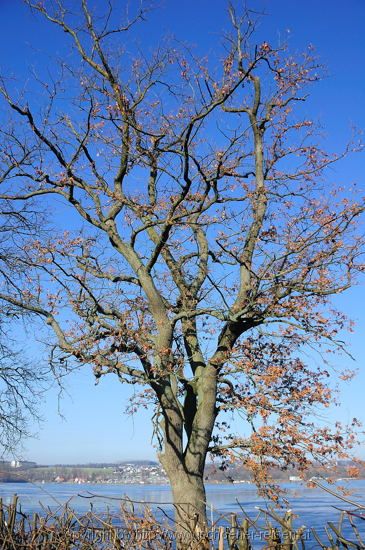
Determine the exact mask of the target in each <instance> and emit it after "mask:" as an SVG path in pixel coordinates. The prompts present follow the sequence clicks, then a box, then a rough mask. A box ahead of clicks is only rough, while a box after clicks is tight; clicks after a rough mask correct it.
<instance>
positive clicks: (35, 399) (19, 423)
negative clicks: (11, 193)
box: [0, 201, 47, 456]
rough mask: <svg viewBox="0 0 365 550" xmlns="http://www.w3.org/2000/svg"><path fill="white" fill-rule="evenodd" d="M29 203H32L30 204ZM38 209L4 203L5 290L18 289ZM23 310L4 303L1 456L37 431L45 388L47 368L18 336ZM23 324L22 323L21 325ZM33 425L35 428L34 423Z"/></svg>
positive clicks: (0, 317)
mask: <svg viewBox="0 0 365 550" xmlns="http://www.w3.org/2000/svg"><path fill="white" fill-rule="evenodd" d="M26 206H28V205H26ZM35 214H36V213H35V211H33V210H32V209H31V208H29V207H28V208H27V207H25V208H14V207H13V206H12V205H11V204H9V202H7V201H2V202H1V204H0V223H1V226H0V282H1V287H2V290H5V289H11V290H12V291H14V290H15V289H16V288H17V286H16V281H17V279H18V278H19V275H20V273H22V274H24V269H25V266H24V264H23V262H22V260H21V257H22V247H23V246H24V243H25V241H26V239H27V238H29V235H30V234H32V235H34V231H35V229H36V216H35ZM22 316H23V310H22V309H20V308H17V307H14V306H13V305H11V304H9V303H4V302H2V303H1V304H0V452H1V456H4V455H7V456H9V455H14V454H15V453H16V454H17V453H19V451H20V445H21V443H22V441H23V440H24V439H25V438H27V437H29V436H30V435H34V429H35V423H36V422H38V421H39V420H40V417H39V414H38V407H37V405H38V404H39V398H40V395H41V393H42V391H43V390H44V389H45V382H46V378H47V375H46V368H45V366H44V367H42V365H41V364H40V363H39V362H38V364H35V363H34V362H31V361H30V360H27V359H26V357H27V353H26V351H24V350H23V349H22V348H21V345H20V343H19V338H18V339H16V338H15V336H14V332H15V330H14V329H15V327H14V321H15V320H16V319H19V318H21V317H22ZM18 328H19V327H18ZM31 425H32V428H31V427H30V426H31Z"/></svg>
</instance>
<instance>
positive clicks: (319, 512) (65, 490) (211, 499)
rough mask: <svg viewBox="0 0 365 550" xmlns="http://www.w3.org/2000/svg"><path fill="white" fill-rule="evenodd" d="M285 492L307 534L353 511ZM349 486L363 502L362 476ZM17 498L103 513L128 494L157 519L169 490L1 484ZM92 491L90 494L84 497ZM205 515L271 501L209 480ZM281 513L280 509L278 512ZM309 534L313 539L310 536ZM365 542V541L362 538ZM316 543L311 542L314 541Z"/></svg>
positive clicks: (253, 511) (315, 492)
mask: <svg viewBox="0 0 365 550" xmlns="http://www.w3.org/2000/svg"><path fill="white" fill-rule="evenodd" d="M283 485H284V487H285V488H286V489H287V491H288V495H287V498H288V500H289V501H290V507H291V510H292V511H293V513H294V514H295V515H297V516H298V518H297V519H295V525H297V526H300V525H305V526H306V528H307V529H306V532H307V531H308V533H309V529H310V528H311V527H314V528H315V529H316V530H317V532H318V534H319V535H321V536H324V526H325V524H326V522H327V521H332V522H334V523H335V524H336V522H338V520H339V517H340V514H341V512H340V511H339V510H337V509H336V508H335V507H337V508H340V509H342V510H345V509H346V510H354V509H355V508H354V506H352V505H351V504H348V503H346V502H343V501H341V500H339V499H337V498H335V497H334V496H332V495H330V494H329V493H327V492H325V491H324V490H322V489H319V488H315V489H309V488H307V487H306V486H305V485H302V484H300V483H290V484H289V483H287V484H283ZM347 486H348V488H349V489H351V490H352V491H353V493H352V494H351V496H350V497H349V498H351V500H355V501H357V502H358V503H360V504H365V480H356V481H351V482H349V483H348V485H347ZM15 493H16V494H17V495H18V496H19V500H20V502H21V506H22V510H23V511H24V512H28V513H32V512H39V513H42V510H43V509H44V508H43V507H49V508H51V509H52V510H56V509H57V508H58V507H59V506H61V505H64V504H65V503H66V502H69V503H70V506H71V507H72V508H73V509H74V510H75V511H76V512H78V513H79V514H82V513H85V512H87V511H88V510H89V509H90V503H91V502H92V505H93V509H94V511H96V512H103V511H105V510H106V508H107V507H109V508H110V510H111V511H112V512H113V511H115V512H117V510H118V508H119V503H120V500H118V499H121V498H125V497H128V498H130V499H131V500H133V501H139V502H145V503H149V505H150V507H151V508H152V509H153V510H154V512H155V514H156V517H158V518H160V519H161V518H162V517H163V514H162V512H161V511H160V510H161V509H163V510H164V511H165V512H166V513H167V514H169V515H171V512H172V511H173V507H172V505H171V492H170V489H169V487H168V486H164V485H105V484H103V485H101V484H83V485H75V484H68V483H45V484H33V483H1V484H0V496H1V497H2V498H3V501H4V502H5V503H6V504H8V503H10V502H11V499H12V497H13V495H14V494H15ZM90 494H92V495H93V498H91V499H90V498H87V497H89V496H90ZM207 500H208V515H209V516H210V517H213V519H214V520H216V518H217V517H221V516H225V517H226V518H227V519H228V518H229V515H230V513H232V512H237V513H240V512H241V508H240V505H241V506H242V508H243V509H244V510H245V512H246V513H247V514H248V515H249V517H251V518H254V517H255V516H256V515H257V512H258V511H257V507H258V506H259V507H261V508H263V509H268V508H269V507H270V504H269V503H268V502H266V501H265V500H263V499H262V497H259V496H258V495H257V493H256V489H255V487H254V485H251V484H208V485H207ZM281 513H283V512H281ZM355 521H356V524H357V525H358V527H359V529H360V531H361V533H362V534H363V535H365V521H364V520H361V519H355ZM344 526H345V527H344V530H343V532H344V533H345V534H346V535H348V536H350V535H351V539H354V534H353V532H352V529H351V527H350V525H349V523H348V520H347V519H346V521H345V523H344ZM308 538H313V537H311V536H310V535H309V536H308ZM364 540H365V539H364ZM313 542H315V541H313Z"/></svg>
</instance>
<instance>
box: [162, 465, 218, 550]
mask: <svg viewBox="0 0 365 550" xmlns="http://www.w3.org/2000/svg"><path fill="white" fill-rule="evenodd" d="M165 470H166V473H167V475H168V477H169V480H170V484H171V490H172V495H173V502H174V508H175V521H176V525H175V534H176V548H178V549H179V550H185V549H188V548H192V547H194V548H195V547H198V548H202V549H205V548H209V546H208V533H207V527H208V526H207V515H206V493H205V487H204V482H203V472H199V473H192V472H188V471H186V469H184V467H180V468H178V469H174V468H169V467H168V468H167V469H166V468H165ZM198 543H199V546H195V545H197V544H198Z"/></svg>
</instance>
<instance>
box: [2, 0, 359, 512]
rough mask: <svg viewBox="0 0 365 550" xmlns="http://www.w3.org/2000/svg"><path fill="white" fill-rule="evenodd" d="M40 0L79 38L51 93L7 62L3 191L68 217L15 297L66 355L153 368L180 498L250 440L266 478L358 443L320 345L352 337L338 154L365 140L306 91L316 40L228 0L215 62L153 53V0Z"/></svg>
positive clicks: (353, 211) (350, 229) (109, 365)
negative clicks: (343, 143)
mask: <svg viewBox="0 0 365 550" xmlns="http://www.w3.org/2000/svg"><path fill="white" fill-rule="evenodd" d="M27 3H28V4H29V5H30V6H31V7H32V9H33V10H34V11H35V12H37V13H38V14H39V15H40V16H41V17H43V18H44V20H45V23H46V22H48V23H50V24H53V25H54V26H55V27H56V28H57V29H58V30H59V31H64V32H65V33H66V34H67V36H68V37H69V40H70V42H71V43H72V44H73V46H74V54H73V56H72V57H70V59H69V60H68V59H65V60H63V63H62V70H61V73H60V75H61V77H60V81H58V82H57V81H56V80H54V81H52V82H51V81H49V82H46V83H43V84H42V86H43V87H44V102H43V103H42V105H40V104H38V103H37V102H34V101H32V97H27V96H26V94H24V95H22V94H21V95H17V94H16V93H15V92H14V89H13V86H12V85H11V83H9V82H7V80H6V78H5V77H3V80H2V86H1V92H2V96H3V100H4V101H3V103H4V105H5V107H6V108H7V109H8V110H9V112H10V113H11V118H10V123H9V127H8V128H4V127H2V129H1V135H2V143H3V147H2V150H1V166H2V168H1V171H2V177H1V198H2V200H6V201H10V202H11V203H14V202H16V203H19V202H25V203H26V202H27V201H28V200H35V201H40V204H44V198H46V201H47V204H48V205H49V206H50V207H51V208H52V209H53V210H54V212H55V215H56V216H57V223H56V224H55V225H56V226H57V228H59V227H60V225H61V226H62V227H63V229H62V231H61V230H59V229H57V230H55V231H54V234H51V235H50V236H49V237H48V238H45V237H43V238H36V239H33V240H32V241H29V242H28V243H27V245H26V246H25V247H24V250H23V254H24V257H23V259H22V262H24V265H26V266H27V272H26V275H24V274H20V275H19V280H18V283H17V285H16V286H14V285H11V284H7V285H3V287H2V289H1V292H0V298H1V299H2V300H3V301H4V302H6V303H8V304H12V305H14V306H16V307H22V308H23V309H25V310H27V311H29V312H32V313H34V314H35V315H37V316H39V317H40V318H43V319H44V321H45V323H46V324H47V325H48V326H49V328H50V329H51V330H52V332H53V335H54V337H55V340H54V349H53V352H52V361H53V362H54V364H56V363H58V364H59V365H61V367H62V366H63V367H65V366H67V364H70V362H71V364H73V363H74V362H75V361H76V362H77V363H78V364H81V365H91V366H92V368H93V371H94V375H95V377H96V378H97V379H99V378H100V377H102V376H104V375H107V374H114V375H116V376H117V377H118V378H119V379H120V380H121V381H122V382H125V383H130V384H136V385H138V386H141V388H142V389H141V392H140V393H139V394H138V398H137V399H136V402H135V404H134V405H135V407H136V408H138V406H141V405H143V404H146V403H147V404H149V405H152V406H153V407H154V417H153V419H154V426H155V439H156V444H157V445H158V448H159V456H160V459H161V462H162V464H163V466H164V467H165V469H166V472H167V474H168V475H169V477H170V479H171V483H172V489H173V493H174V497H175V501H176V502H177V503H182V502H186V501H188V502H195V505H196V507H197V508H198V510H199V512H200V513H201V514H202V515H203V514H204V511H203V509H202V506H201V504H200V501H205V494H204V488H203V487H202V484H203V471H204V464H205V460H206V456H207V453H208V452H211V453H213V454H215V455H218V456H219V457H221V458H223V459H225V460H227V459H228V460H231V459H232V460H233V459H234V458H235V457H237V456H238V457H240V460H243V461H244V463H245V464H246V465H247V466H248V467H249V468H250V469H251V471H252V473H253V477H254V479H255V481H256V482H257V483H258V484H261V485H262V486H264V487H265V488H266V490H270V488H269V477H268V472H269V469H270V466H271V465H274V464H275V465H278V464H279V465H281V466H282V467H283V468H287V467H289V466H290V465H292V464H293V463H295V464H296V465H297V466H298V467H299V468H300V469H301V470H302V471H304V470H305V469H306V467H307V466H308V464H309V463H310V461H311V460H312V459H313V457H314V459H315V460H317V461H322V460H326V459H327V458H328V457H331V456H344V453H345V452H346V450H347V449H348V448H351V446H352V444H353V441H354V436H353V433H352V428H353V427H354V426H355V425H356V423H357V421H356V419H355V420H354V422H353V426H352V427H351V426H350V427H348V426H347V427H345V426H341V425H340V424H338V425H336V426H335V427H334V428H330V427H328V426H327V425H323V424H321V423H318V422H317V421H316V419H315V417H314V416H313V413H315V411H316V410H317V408H318V406H323V407H328V406H329V404H330V403H332V391H331V379H332V378H331V376H330V374H329V370H328V367H327V366H326V361H325V360H323V361H315V360H314V359H313V357H311V356H310V355H308V353H307V352H308V350H309V349H311V350H314V349H316V350H317V351H318V352H319V353H320V354H323V355H325V351H326V350H327V349H335V350H336V349H337V350H341V349H343V347H344V346H343V343H342V341H341V337H340V336H341V333H342V330H343V329H344V328H345V327H346V325H347V322H348V321H347V319H346V317H345V315H344V314H343V313H342V312H341V311H337V310H336V309H335V307H334V305H333V302H332V297H333V296H335V295H337V294H339V293H342V292H344V291H345V290H346V289H348V288H349V287H351V286H352V285H353V284H354V283H355V282H356V277H357V274H358V273H359V272H360V271H362V270H363V260H362V256H361V255H362V250H363V238H362V235H361V232H360V231H359V230H358V226H357V220H358V218H359V216H360V214H361V213H362V212H363V208H364V207H363V202H362V201H361V200H360V201H359V200H356V193H355V196H352V195H353V194H352V192H351V190H350V189H348V188H346V187H344V188H343V187H339V186H337V185H334V184H332V183H331V180H330V178H329V175H328V171H327V168H328V167H329V166H331V165H332V164H333V163H335V162H337V161H339V160H340V159H341V158H342V156H343V155H346V154H349V153H350V152H352V151H354V150H356V149H358V145H357V144H356V143H350V144H349V146H348V148H347V149H346V150H345V151H343V152H342V153H340V154H337V153H334V154H332V153H330V152H328V151H326V150H325V149H324V148H323V146H322V139H321V136H320V132H319V131H318V128H317V126H316V123H315V122H314V121H312V120H309V119H308V117H307V116H306V115H305V110H304V109H303V107H302V105H303V103H305V102H306V101H307V99H308V91H307V90H308V87H309V86H310V85H311V84H313V83H315V82H317V81H318V80H319V79H320V74H321V67H320V65H319V63H318V60H317V59H316V57H315V54H314V52H313V50H312V48H308V50H307V51H305V52H304V53H303V54H302V55H301V56H292V55H291V54H290V53H289V52H288V51H287V50H286V48H285V47H279V48H277V47H276V46H274V45H271V44H269V43H268V42H262V43H259V44H255V38H254V30H255V29H254V26H255V25H254V22H253V21H252V14H251V13H250V12H248V11H247V12H245V13H243V15H242V16H241V15H240V14H237V13H236V12H235V11H234V9H233V8H230V19H231V32H230V34H229V35H227V36H226V39H225V50H224V55H221V54H218V55H217V58H216V59H214V60H212V59H209V60H207V59H199V58H197V57H196V56H195V55H194V52H193V51H192V50H190V49H188V48H185V47H178V48H177V47H172V46H171V47H170V46H166V47H162V46H160V47H159V48H158V49H157V50H156V51H155V52H154V53H152V54H149V53H148V52H139V53H138V52H137V49H135V50H133V48H128V47H127V46H128V40H129V36H130V32H131V29H132V28H133V26H134V25H136V24H140V23H142V19H143V18H144V12H143V10H141V11H140V12H136V14H135V15H134V16H133V17H130V18H129V19H128V20H127V21H124V22H123V23H121V24H117V23H115V22H116V20H117V17H116V15H115V14H113V15H111V13H110V12H108V13H107V12H105V13H93V12H92V10H91V8H90V7H89V6H88V4H87V2H86V0H82V1H81V5H80V12H79V14H78V15H77V16H75V14H72V13H70V12H69V11H68V10H67V9H66V7H65V5H62V4H61V3H59V2H57V4H56V7H55V8H54V9H53V8H52V7H48V4H47V3H44V4H43V3H42V2H41V3H36V4H32V3H31V2H27ZM130 52H131V53H130ZM63 90H67V94H64V93H63ZM14 121H17V122H16V123H15V122H14ZM62 204H64V205H65V206H61V205H62ZM68 216H69V219H67V217H68ZM60 220H61V222H60ZM225 413H232V414H233V415H234V416H236V417H237V415H238V416H239V417H240V418H241V421H242V425H243V429H242V432H241V433H236V432H234V431H233V430H231V428H230V426H229V420H228V419H229V418H230V415H229V414H225ZM235 425H237V423H235ZM182 487H184V489H182ZM197 495H198V496H197Z"/></svg>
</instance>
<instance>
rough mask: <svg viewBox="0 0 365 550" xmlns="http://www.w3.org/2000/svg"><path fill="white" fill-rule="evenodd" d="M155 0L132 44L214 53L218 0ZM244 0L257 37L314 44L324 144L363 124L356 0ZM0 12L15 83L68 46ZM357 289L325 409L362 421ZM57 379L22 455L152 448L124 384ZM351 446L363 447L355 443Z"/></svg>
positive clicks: (222, 12) (73, 455)
mask: <svg viewBox="0 0 365 550" xmlns="http://www.w3.org/2000/svg"><path fill="white" fill-rule="evenodd" d="M46 3H47V2H46ZM95 3H99V4H100V5H102V4H103V3H104V2H103V0H98V2H95ZM123 3H124V1H123V0H122V1H120V4H123ZM75 4H77V2H76V1H74V2H73V5H75ZM132 4H133V2H132ZM158 5H159V6H160V7H159V8H158V9H156V10H155V11H152V12H151V13H150V14H149V15H148V22H147V24H145V25H144V26H142V27H140V31H138V32H137V35H136V39H137V40H138V41H139V43H140V45H142V46H143V47H146V48H150V47H151V46H152V45H153V44H155V43H156V41H157V40H158V39H159V37H163V36H164V35H170V36H171V35H173V36H175V37H176V38H177V39H178V40H181V41H183V42H187V43H191V44H193V45H194V46H196V48H197V50H198V52H199V53H206V54H208V55H210V56H213V55H214V52H215V51H217V44H219V42H220V35H221V31H222V29H224V28H227V26H228V25H227V17H226V8H225V6H226V3H225V2H224V1H223V0H222V1H221V0H210V1H208V0H194V1H193V0H185V1H184V2H181V1H178V0H162V1H160V2H158ZM249 5H250V7H252V8H253V9H257V10H258V11H265V12H266V13H267V14H268V15H267V16H265V17H263V19H262V22H261V24H260V26H259V29H258V42H262V41H263V40H267V41H268V42H271V43H273V44H274V43H276V42H277V41H278V40H281V41H282V40H288V42H289V46H290V48H291V50H292V51H293V52H296V51H301V50H302V49H304V48H305V47H306V45H307V44H308V43H312V44H313V45H314V46H315V47H316V49H317V52H318V54H319V55H320V57H321V60H322V62H323V63H324V64H325V65H326V66H327V68H328V71H327V74H328V76H327V77H326V78H325V79H324V80H322V82H320V83H319V84H318V85H317V86H316V87H315V88H314V89H313V90H312V97H311V99H310V103H309V106H308V109H309V110H310V114H311V116H312V117H314V118H315V119H316V120H319V121H320V122H321V124H322V125H323V126H324V128H325V133H326V141H327V147H328V149H329V150H340V149H341V147H342V146H343V145H344V144H345V143H346V141H347V139H348V138H349V137H350V134H351V127H352V126H353V125H356V126H357V127H358V128H363V129H364V128H365V108H364V105H365V75H364V70H363V64H364V59H365V39H364V38H363V35H364V33H363V28H364V24H365V2H364V1H363V0H348V1H347V2H339V1H333V0H321V1H320V2H318V0H307V1H306V2H300V1H299V0H297V1H293V0H255V1H252V2H250V3H249ZM0 21H1V23H0V25H1V32H0V69H1V71H2V72H4V71H5V72H6V74H7V75H8V76H9V75H11V74H12V73H14V75H17V77H18V81H19V88H21V87H22V85H23V84H24V82H26V80H27V78H28V75H29V67H33V68H34V69H35V70H36V71H39V72H41V73H42V74H44V72H45V70H46V67H47V66H51V63H52V57H53V56H54V55H56V56H57V57H63V56H65V55H66V56H67V55H69V54H70V42H69V41H68V40H67V37H66V36H65V34H64V33H62V32H56V30H55V29H54V28H53V27H52V26H49V25H48V26H47V25H45V23H44V22H43V21H41V20H40V19H39V18H38V17H36V16H34V15H31V14H30V13H29V11H28V9H27V8H26V7H25V6H24V4H23V2H22V1H21V0H0ZM363 164H364V155H355V156H352V157H351V158H348V159H346V160H345V161H343V162H342V163H341V165H338V166H337V167H336V168H335V169H334V171H333V172H332V174H331V175H332V176H333V179H335V180H338V182H341V183H344V184H348V185H350V184H351V183H352V182H353V181H357V182H358V183H359V184H361V185H360V187H364V176H363ZM364 297H365V292H364V284H363V283H362V285H361V286H359V287H358V288H356V289H353V290H351V291H350V292H348V293H347V295H344V296H343V297H340V298H339V299H338V303H340V304H341V307H343V309H344V311H346V312H347V313H348V314H349V315H350V316H352V318H354V319H355V321H357V323H356V326H355V332H354V334H353V335H352V336H351V350H352V353H353V355H354V356H355V358H356V359H357V361H356V364H355V365H353V366H355V367H357V368H359V375H358V377H357V378H356V380H355V381H353V382H352V383H350V384H349V385H348V386H345V387H344V388H343V392H342V406H341V408H340V409H339V410H337V411H334V412H333V411H330V413H329V415H330V417H331V419H333V418H335V416H337V417H340V419H342V420H344V421H346V420H349V419H350V418H351V417H353V416H356V417H358V418H360V419H363V421H365V414H364V406H363V401H364V397H363V395H364V388H365V366H364V352H363V339H364V335H365V313H364V305H363V304H364V303H365V300H364ZM29 338H30V339H31V338H32V337H31V331H30V332H29ZM30 353H31V354H32V355H33V357H36V358H37V360H39V358H41V360H44V361H46V354H45V351H44V349H43V348H42V345H41V344H40V343H39V344H37V343H34V344H31V346H30ZM346 361H347V360H346ZM339 364H340V362H339ZM341 364H342V363H341ZM66 384H67V391H68V395H65V396H64V398H63V400H62V402H61V403H60V407H61V411H62V413H63V416H64V418H61V417H60V415H59V412H58V399H57V390H56V389H53V390H51V391H50V392H49V393H48V396H47V398H46V399H45V401H44V402H42V403H40V409H41V413H42V414H43V416H44V418H45V421H44V423H43V425H42V426H41V429H40V431H39V436H38V439H34V440H29V441H26V442H25V448H24V451H23V453H22V456H23V457H26V458H28V459H33V460H36V461H37V462H39V463H56V462H58V463H59V462H68V463H75V462H88V461H114V460H125V459H132V458H153V457H154V456H155V454H154V449H153V447H152V445H151V442H150V441H151V426H150V415H149V413H148V412H146V411H141V412H139V413H138V414H137V415H135V417H133V418H131V417H126V416H124V415H123V411H124V409H125V407H126V405H127V401H128V396H130V395H131V392H132V391H133V390H132V389H131V388H129V387H125V386H122V385H121V384H120V383H119V382H118V381H117V380H116V379H114V377H109V376H108V377H104V379H103V380H102V382H101V383H100V384H99V385H98V386H95V385H94V379H93V377H92V376H91V374H90V372H88V371H83V372H78V373H77V374H75V375H74V376H73V377H70V378H69V379H68V381H67V383H66ZM35 429H36V427H35ZM359 452H360V454H361V456H363V457H365V450H363V449H361V450H360V451H359Z"/></svg>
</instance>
